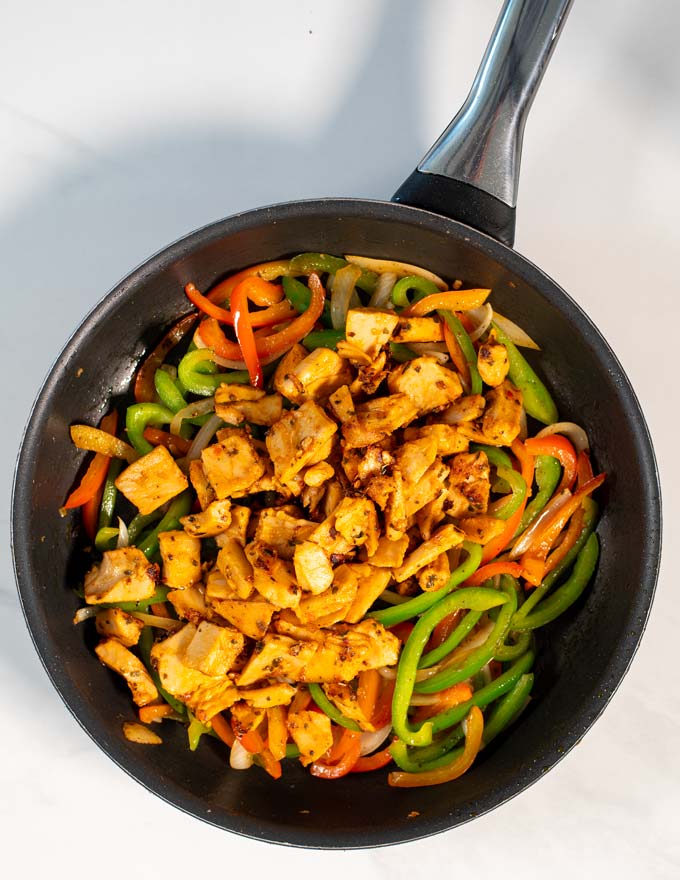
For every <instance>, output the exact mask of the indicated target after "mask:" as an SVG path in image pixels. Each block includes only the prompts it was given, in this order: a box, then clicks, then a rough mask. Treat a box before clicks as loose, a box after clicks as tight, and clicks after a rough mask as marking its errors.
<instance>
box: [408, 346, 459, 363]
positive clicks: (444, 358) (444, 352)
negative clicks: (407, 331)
mask: <svg viewBox="0 0 680 880" xmlns="http://www.w3.org/2000/svg"><path fill="white" fill-rule="evenodd" d="M408 347H409V348H410V349H411V350H412V351H414V352H415V353H416V354H417V355H421V356H422V355H429V357H433V358H434V359H435V360H436V361H437V362H438V363H440V364H446V363H448V362H449V360H450V357H449V351H448V349H447V347H446V345H445V343H443V342H409V344H408Z"/></svg>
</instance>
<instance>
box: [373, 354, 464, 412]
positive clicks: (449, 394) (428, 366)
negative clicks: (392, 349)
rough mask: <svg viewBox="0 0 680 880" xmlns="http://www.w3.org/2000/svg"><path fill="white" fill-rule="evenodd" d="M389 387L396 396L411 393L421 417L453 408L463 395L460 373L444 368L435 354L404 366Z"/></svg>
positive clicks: (390, 379) (393, 377)
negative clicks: (434, 356) (446, 408)
mask: <svg viewBox="0 0 680 880" xmlns="http://www.w3.org/2000/svg"><path fill="white" fill-rule="evenodd" d="M387 387H388V388H389V389H390V391H391V392H392V393H393V394H394V393H398V392H401V393H402V394H407V395H408V396H409V397H410V398H411V400H412V401H413V403H414V404H415V406H416V407H417V408H418V415H419V416H422V415H424V414H425V413H428V412H432V411H433V410H440V409H443V408H444V407H447V406H449V405H450V404H452V403H453V402H454V401H455V400H457V399H458V398H459V397H460V396H461V394H462V393H463V386H462V385H461V384H460V378H459V376H458V373H454V372H453V370H449V369H447V368H446V367H443V366H442V365H441V364H440V363H439V361H437V360H436V358H433V357H432V356H431V355H424V356H423V357H419V358H414V359H413V360H412V361H407V362H406V363H405V364H401V366H399V367H397V369H396V370H393V371H392V372H391V373H390V377H389V379H388V380H387Z"/></svg>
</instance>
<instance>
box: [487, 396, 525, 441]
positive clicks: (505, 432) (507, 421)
mask: <svg viewBox="0 0 680 880" xmlns="http://www.w3.org/2000/svg"><path fill="white" fill-rule="evenodd" d="M521 420H522V392H521V391H520V390H519V389H518V388H515V386H514V385H513V384H512V382H508V381H507V380H506V381H504V382H502V383H501V384H500V385H499V386H498V388H494V389H493V390H492V391H489V392H488V393H487V395H486V409H485V410H484V415H483V417H482V430H483V431H484V434H485V436H486V437H488V438H489V439H490V440H491V441H492V442H493V443H496V444H500V445H502V446H510V444H511V443H512V441H513V440H515V438H516V437H518V436H519V432H520V426H521Z"/></svg>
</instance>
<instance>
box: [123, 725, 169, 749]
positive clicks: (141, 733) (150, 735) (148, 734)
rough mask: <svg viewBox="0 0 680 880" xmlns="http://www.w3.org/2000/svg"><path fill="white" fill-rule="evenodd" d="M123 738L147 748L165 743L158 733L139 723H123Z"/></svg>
mask: <svg viewBox="0 0 680 880" xmlns="http://www.w3.org/2000/svg"><path fill="white" fill-rule="evenodd" d="M123 736H124V737H125V739H127V740H129V741H130V742H133V743H141V744H142V745H145V746H159V745H160V744H161V743H162V742H163V740H162V739H161V737H160V736H159V735H158V734H157V733H154V732H153V730H150V729H149V728H148V727H145V726H144V725H143V724H139V722H137V721H124V722H123Z"/></svg>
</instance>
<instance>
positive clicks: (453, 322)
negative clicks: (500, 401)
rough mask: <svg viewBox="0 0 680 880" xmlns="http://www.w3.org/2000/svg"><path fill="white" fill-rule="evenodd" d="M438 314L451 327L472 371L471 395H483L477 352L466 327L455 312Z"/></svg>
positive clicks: (439, 312)
mask: <svg viewBox="0 0 680 880" xmlns="http://www.w3.org/2000/svg"><path fill="white" fill-rule="evenodd" d="M437 314H438V315H439V316H440V317H441V318H443V319H444V320H445V321H446V323H447V324H448V325H449V330H450V331H451V332H452V333H453V335H454V336H455V337H456V341H457V342H458V345H459V346H460V350H461V351H462V352H463V357H464V358H465V362H466V364H467V365H468V370H469V371H470V394H481V393H482V377H481V376H480V375H479V370H478V369H477V352H476V351H475V347H474V345H473V344H472V340H471V339H470V337H469V336H468V335H467V332H466V330H465V327H463V325H462V324H461V322H460V319H459V318H458V316H457V315H455V314H454V313H453V312H447V311H438V312H437Z"/></svg>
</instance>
